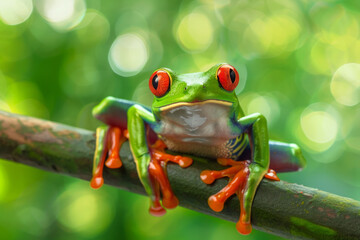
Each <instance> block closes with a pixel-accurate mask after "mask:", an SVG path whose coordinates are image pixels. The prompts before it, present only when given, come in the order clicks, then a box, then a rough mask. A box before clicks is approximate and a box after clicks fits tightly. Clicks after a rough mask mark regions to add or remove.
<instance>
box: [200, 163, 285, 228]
mask: <svg viewBox="0 0 360 240" xmlns="http://www.w3.org/2000/svg"><path fill="white" fill-rule="evenodd" d="M217 161H218V163H219V164H221V165H223V166H230V167H229V168H227V169H224V170H220V171H210V170H204V171H202V172H201V174H200V178H201V180H202V181H203V182H204V183H206V184H211V183H213V182H214V181H215V180H216V179H218V178H223V177H228V178H229V179H230V180H229V183H228V184H227V185H226V186H225V187H224V188H223V189H222V190H220V191H219V192H218V193H216V194H214V195H212V196H210V197H209V199H208V204H209V207H210V208H211V209H212V210H214V211H215V212H220V211H222V210H223V208H224V203H225V201H226V200H227V199H228V198H229V197H231V196H232V195H233V194H235V193H236V194H237V195H238V197H239V200H240V218H239V221H238V222H237V224H236V229H237V230H238V231H239V232H240V233H241V234H249V233H250V232H251V230H252V227H251V223H250V209H251V204H252V203H251V202H250V203H249V202H247V199H249V197H248V196H247V198H246V197H245V196H246V195H249V193H248V190H249V186H248V185H249V184H248V183H249V178H250V177H251V176H250V169H251V167H250V165H252V163H251V162H250V161H248V160H247V161H234V160H232V159H226V158H218V159H217ZM253 164H254V163H253ZM265 177H266V178H269V179H272V180H279V178H278V177H277V176H276V173H275V171H274V170H268V172H267V173H266V174H265ZM251 180H253V179H251ZM250 182H253V181H250ZM245 198H246V199H245ZM250 199H251V201H252V197H250ZM249 204H250V205H249ZM245 205H246V207H245ZM249 206H250V208H249Z"/></svg>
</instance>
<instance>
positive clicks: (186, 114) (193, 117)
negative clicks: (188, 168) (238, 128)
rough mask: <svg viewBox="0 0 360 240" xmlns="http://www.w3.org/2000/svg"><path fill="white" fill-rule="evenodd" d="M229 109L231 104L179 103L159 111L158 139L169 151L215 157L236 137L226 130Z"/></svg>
mask: <svg viewBox="0 0 360 240" xmlns="http://www.w3.org/2000/svg"><path fill="white" fill-rule="evenodd" d="M231 107H232V103H231V102H227V101H221V100H206V101H201V102H190V103H189V102H179V103H174V104H171V105H168V106H165V107H162V108H161V109H160V110H161V111H160V116H161V129H160V132H159V133H160V136H161V137H162V138H163V140H164V141H165V143H166V145H167V146H168V148H169V149H170V150H174V151H179V152H188V153H194V154H200V155H204V156H214V155H217V154H216V151H219V153H221V152H223V151H224V150H225V148H224V147H225V144H226V142H227V141H228V140H229V139H232V138H235V137H236V135H234V133H232V131H231V127H230V126H231V122H230V121H231V120H230V111H231ZM194 150H196V152H194ZM212 152H214V153H212ZM222 156H223V154H222Z"/></svg>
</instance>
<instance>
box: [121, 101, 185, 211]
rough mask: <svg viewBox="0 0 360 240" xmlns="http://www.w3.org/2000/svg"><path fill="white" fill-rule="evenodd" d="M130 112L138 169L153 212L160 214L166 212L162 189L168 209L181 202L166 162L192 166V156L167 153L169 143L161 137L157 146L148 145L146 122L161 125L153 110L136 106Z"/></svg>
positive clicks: (132, 148) (130, 131)
mask: <svg viewBox="0 0 360 240" xmlns="http://www.w3.org/2000/svg"><path fill="white" fill-rule="evenodd" d="M127 115H128V130H129V140H130V148H131V151H132V154H133V157H134V160H135V163H136V167H137V172H138V174H139V178H140V180H141V182H142V184H143V186H144V188H145V190H146V192H147V194H148V195H149V196H150V200H151V205H150V213H151V214H153V215H156V216H159V215H162V214H164V213H165V209H164V208H163V207H162V206H161V204H160V190H161V193H162V205H163V206H164V207H165V208H169V209H171V208H175V207H176V206H177V205H178V199H177V198H176V196H175V195H174V193H173V192H172V190H171V187H170V183H169V180H168V178H167V176H166V175H165V172H164V170H165V167H166V163H167V162H168V161H172V162H175V163H177V164H179V165H180V166H181V167H188V166H190V165H191V163H192V159H191V158H187V157H182V156H172V155H170V154H166V153H165V152H164V149H165V148H166V146H165V144H164V143H163V142H161V141H160V140H158V141H157V142H156V143H155V144H154V145H152V146H150V147H149V146H148V143H147V139H146V129H145V128H146V127H145V123H147V124H149V125H156V124H159V123H158V122H157V121H156V119H155V117H154V116H153V114H152V113H151V112H149V111H147V110H146V109H144V108H143V107H141V106H140V105H134V106H132V107H131V108H130V109H129V110H128V114H127Z"/></svg>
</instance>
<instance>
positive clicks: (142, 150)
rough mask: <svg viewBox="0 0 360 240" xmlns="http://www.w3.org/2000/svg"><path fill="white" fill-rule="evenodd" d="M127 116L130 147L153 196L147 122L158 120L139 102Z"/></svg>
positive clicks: (139, 171)
mask: <svg viewBox="0 0 360 240" xmlns="http://www.w3.org/2000/svg"><path fill="white" fill-rule="evenodd" d="M127 118H128V131H129V141H130V148H131V151H132V154H133V156H134V159H135V163H136V167H137V171H138V174H139V178H140V181H141V182H142V184H143V185H144V188H145V190H146V192H147V193H148V195H149V196H153V195H154V192H153V190H152V188H151V185H150V184H151V183H150V181H149V173H148V167H149V164H150V160H151V156H150V151H149V148H148V144H147V141H146V130H145V122H148V123H153V124H155V122H156V120H155V118H154V116H153V114H152V113H151V112H149V111H147V110H146V109H145V108H143V107H142V106H140V105H137V104H135V105H133V106H131V107H130V108H129V110H128V113H127Z"/></svg>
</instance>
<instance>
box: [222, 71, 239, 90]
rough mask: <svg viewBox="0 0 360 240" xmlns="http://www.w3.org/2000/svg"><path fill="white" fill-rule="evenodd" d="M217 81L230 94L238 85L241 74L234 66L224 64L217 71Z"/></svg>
mask: <svg viewBox="0 0 360 240" xmlns="http://www.w3.org/2000/svg"><path fill="white" fill-rule="evenodd" d="M217 79H218V81H219V84H220V86H221V87H222V88H223V89H225V90H226V91H229V92H230V91H233V90H234V89H235V88H236V86H237V85H238V83H239V74H238V72H237V71H236V69H235V68H234V67H233V66H231V65H229V64H224V65H222V66H221V67H219V69H218V71H217Z"/></svg>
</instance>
